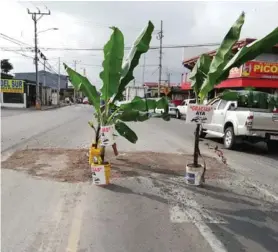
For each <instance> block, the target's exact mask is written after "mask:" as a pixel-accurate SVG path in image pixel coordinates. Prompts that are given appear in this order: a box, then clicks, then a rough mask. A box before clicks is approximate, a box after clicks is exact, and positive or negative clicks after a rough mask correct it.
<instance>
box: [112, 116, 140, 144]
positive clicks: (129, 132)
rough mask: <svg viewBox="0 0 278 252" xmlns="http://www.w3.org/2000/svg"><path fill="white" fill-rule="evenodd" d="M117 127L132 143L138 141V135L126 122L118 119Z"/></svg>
mask: <svg viewBox="0 0 278 252" xmlns="http://www.w3.org/2000/svg"><path fill="white" fill-rule="evenodd" d="M115 129H116V130H117V131H118V133H119V134H120V135H121V136H122V137H124V138H126V139H127V140H128V141H129V142H131V143H136V142H137V140H138V137H137V135H136V134H135V132H134V131H133V130H132V129H131V128H129V127H128V126H127V125H126V124H125V123H124V122H122V121H120V120H118V121H117V122H116V123H115Z"/></svg>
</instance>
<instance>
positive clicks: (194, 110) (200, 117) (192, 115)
mask: <svg viewBox="0 0 278 252" xmlns="http://www.w3.org/2000/svg"><path fill="white" fill-rule="evenodd" d="M212 115H213V107H212V106H208V105H198V104H191V105H189V106H188V109H187V114H186V123H210V122H211V119H212Z"/></svg>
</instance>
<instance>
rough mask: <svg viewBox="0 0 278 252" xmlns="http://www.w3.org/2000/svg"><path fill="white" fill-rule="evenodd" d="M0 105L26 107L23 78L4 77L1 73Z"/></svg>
mask: <svg viewBox="0 0 278 252" xmlns="http://www.w3.org/2000/svg"><path fill="white" fill-rule="evenodd" d="M0 102H1V107H9V108H26V107H27V96H26V84H25V82H24V81H23V80H16V79H11V78H9V79H4V78H3V77H2V75H1V90H0Z"/></svg>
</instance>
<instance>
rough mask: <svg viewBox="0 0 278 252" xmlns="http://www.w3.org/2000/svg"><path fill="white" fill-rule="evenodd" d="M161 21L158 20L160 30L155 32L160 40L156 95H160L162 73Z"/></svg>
mask: <svg viewBox="0 0 278 252" xmlns="http://www.w3.org/2000/svg"><path fill="white" fill-rule="evenodd" d="M163 37H164V36H163V21H162V20H161V22H160V32H159V33H158V34H157V39H158V40H159V41H160V44H159V65H158V68H159V77H158V92H157V95H158V97H160V85H161V75H162V39H163Z"/></svg>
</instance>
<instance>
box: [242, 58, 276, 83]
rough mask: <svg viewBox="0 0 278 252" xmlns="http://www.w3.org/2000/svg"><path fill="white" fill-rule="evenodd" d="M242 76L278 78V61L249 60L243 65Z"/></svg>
mask: <svg viewBox="0 0 278 252" xmlns="http://www.w3.org/2000/svg"><path fill="white" fill-rule="evenodd" d="M241 76H242V77H255V78H266V79H278V63H271V62H259V61H249V62H247V63H245V64H244V65H243V66H242V73H241Z"/></svg>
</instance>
